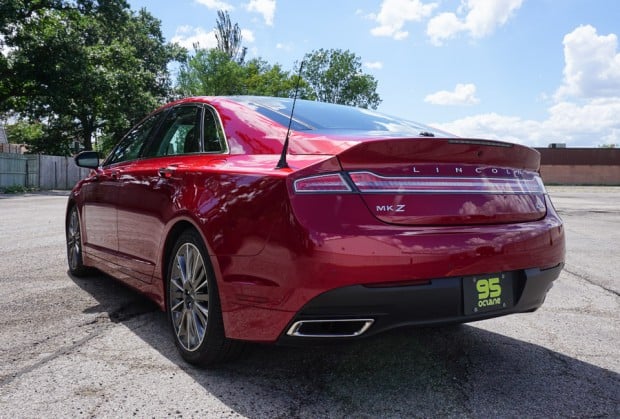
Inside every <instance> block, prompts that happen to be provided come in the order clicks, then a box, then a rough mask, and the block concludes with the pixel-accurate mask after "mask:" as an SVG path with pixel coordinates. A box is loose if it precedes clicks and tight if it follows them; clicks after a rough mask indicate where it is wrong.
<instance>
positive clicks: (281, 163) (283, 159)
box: [276, 60, 304, 169]
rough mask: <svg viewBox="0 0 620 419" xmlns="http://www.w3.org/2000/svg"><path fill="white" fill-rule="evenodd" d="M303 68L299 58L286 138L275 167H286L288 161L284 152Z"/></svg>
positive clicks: (286, 148) (286, 151) (286, 147)
mask: <svg viewBox="0 0 620 419" xmlns="http://www.w3.org/2000/svg"><path fill="white" fill-rule="evenodd" d="M303 68H304V61H303V60H301V64H300V65H299V73H298V74H297V85H296V86H295V96H294V97H293V106H292V108H291V116H290V118H289V120H288V129H287V130H286V138H285V139H284V145H283V146H282V153H281V154H280V160H279V161H278V164H276V169H288V167H289V166H288V163H287V162H286V154H287V153H288V137H289V135H290V134H291V124H292V123H293V114H294V113H295V103H296V102H297V93H298V92H299V82H300V80H301V71H302V69H303Z"/></svg>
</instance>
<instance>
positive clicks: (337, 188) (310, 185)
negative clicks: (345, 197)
mask: <svg viewBox="0 0 620 419" xmlns="http://www.w3.org/2000/svg"><path fill="white" fill-rule="evenodd" d="M294 188H295V192H301V193H304V192H306V193H317V192H351V187H350V186H349V185H348V184H347V182H346V181H345V180H344V178H343V177H342V175H341V174H340V173H330V174H327V175H318V176H310V177H306V178H303V179H297V180H296V181H295V183H294Z"/></svg>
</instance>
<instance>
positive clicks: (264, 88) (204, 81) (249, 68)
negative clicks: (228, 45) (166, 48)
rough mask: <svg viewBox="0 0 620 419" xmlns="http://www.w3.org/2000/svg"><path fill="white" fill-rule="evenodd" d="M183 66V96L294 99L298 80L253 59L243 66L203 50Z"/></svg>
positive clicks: (179, 83)
mask: <svg viewBox="0 0 620 419" xmlns="http://www.w3.org/2000/svg"><path fill="white" fill-rule="evenodd" d="M195 47H196V52H195V53H194V54H193V55H192V56H191V57H189V58H188V59H187V61H186V62H185V63H184V64H183V65H182V66H181V68H180V70H179V75H178V77H177V91H178V92H179V93H180V94H181V95H183V96H198V95H207V96H217V95H258V96H280V97H291V96H292V95H293V94H294V91H295V84H296V81H297V76H291V75H290V74H289V73H288V72H287V71H284V70H282V67H281V66H280V65H279V64H275V65H271V64H269V63H267V62H266V61H265V60H262V59H260V58H254V59H252V60H249V61H247V62H245V63H243V64H241V63H238V62H237V61H234V60H233V59H231V58H230V57H229V56H228V54H226V53H225V52H223V51H220V50H219V49H216V48H213V49H200V48H197V46H195Z"/></svg>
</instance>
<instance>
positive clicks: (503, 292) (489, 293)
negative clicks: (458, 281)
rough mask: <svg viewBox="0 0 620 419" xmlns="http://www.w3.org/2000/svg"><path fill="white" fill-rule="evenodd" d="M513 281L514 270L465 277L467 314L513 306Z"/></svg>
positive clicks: (464, 304) (464, 294) (464, 297)
mask: <svg viewBox="0 0 620 419" xmlns="http://www.w3.org/2000/svg"><path fill="white" fill-rule="evenodd" d="M512 283H513V273H512V272H505V273H498V274H491V275H476V276H469V277H465V278H463V306H464V307H465V315H468V314H480V313H486V312H489V311H495V310H503V309H506V308H510V307H512V306H513V305H514V301H513V294H514V292H513V288H512Z"/></svg>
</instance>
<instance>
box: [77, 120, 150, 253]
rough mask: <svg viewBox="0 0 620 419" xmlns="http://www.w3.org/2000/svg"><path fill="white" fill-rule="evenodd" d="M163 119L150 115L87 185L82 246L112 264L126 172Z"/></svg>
mask: <svg viewBox="0 0 620 419" xmlns="http://www.w3.org/2000/svg"><path fill="white" fill-rule="evenodd" d="M159 116H160V115H151V116H149V117H147V118H146V119H145V120H144V121H142V122H141V123H140V124H139V125H137V126H136V127H134V128H133V129H132V130H131V131H130V132H129V133H128V134H127V135H126V136H125V137H123V139H122V140H121V141H120V142H119V143H118V144H117V146H116V147H115V148H114V149H113V151H112V153H111V154H110V155H109V156H108V158H107V159H106V160H105V161H104V163H103V164H102V165H101V166H100V167H99V168H97V169H96V170H95V171H93V173H91V175H90V176H89V177H88V178H87V180H86V181H85V183H84V185H83V187H82V189H81V193H82V199H83V201H82V202H83V208H82V223H83V242H84V246H86V247H88V248H89V252H90V253H91V254H93V255H95V256H98V257H100V258H102V259H104V260H108V261H113V260H114V259H115V254H116V253H117V252H118V208H117V207H118V195H119V188H120V186H121V184H120V183H119V181H120V177H121V173H122V171H123V169H124V168H125V167H126V166H127V164H130V162H132V161H135V160H136V159H137V158H138V157H139V156H140V153H141V151H142V149H143V148H144V145H145V143H146V140H147V139H148V136H149V133H150V132H151V131H152V130H153V128H154V127H155V126H156V124H157V121H158V118H159Z"/></svg>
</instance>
